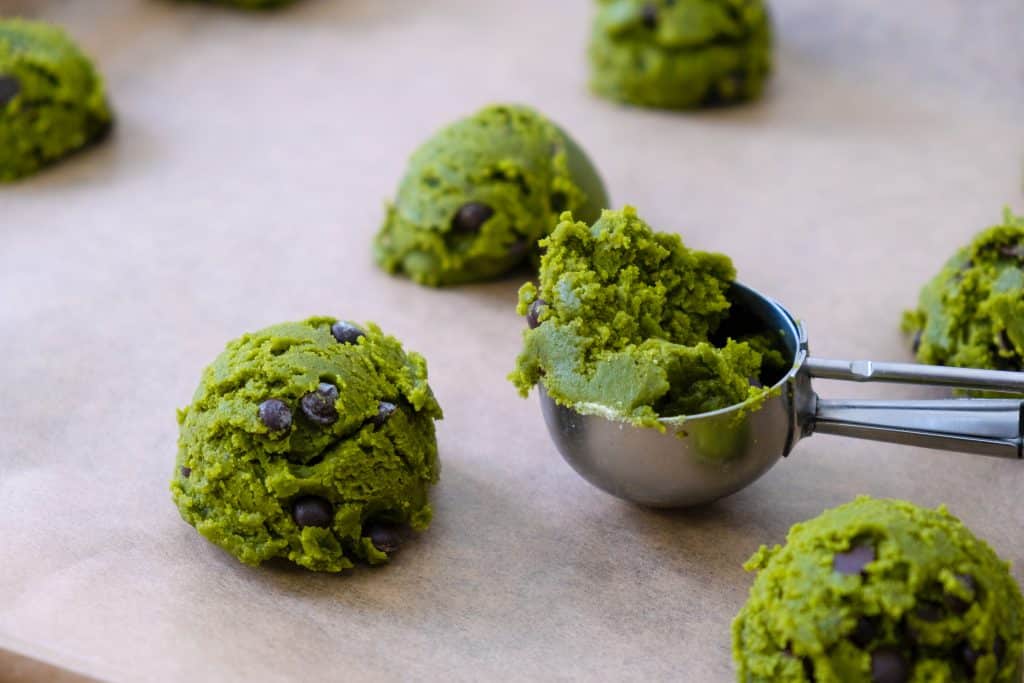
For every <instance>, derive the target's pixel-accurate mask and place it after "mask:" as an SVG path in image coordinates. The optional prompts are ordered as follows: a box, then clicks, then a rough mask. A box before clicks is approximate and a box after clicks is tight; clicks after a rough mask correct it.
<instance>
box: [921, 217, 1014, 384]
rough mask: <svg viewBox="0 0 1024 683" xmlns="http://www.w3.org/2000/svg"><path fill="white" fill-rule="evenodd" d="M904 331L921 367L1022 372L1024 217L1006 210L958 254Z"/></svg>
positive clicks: (925, 292) (927, 290) (930, 285)
mask: <svg viewBox="0 0 1024 683" xmlns="http://www.w3.org/2000/svg"><path fill="white" fill-rule="evenodd" d="M903 327H904V330H906V331H907V332H909V333H911V334H913V336H914V339H915V345H916V346H917V359H918V360H919V361H921V362H922V363H929V364H932V365H954V366H958V367H967V368H991V369H996V370H1014V371H1020V370H1024V217H1022V216H1014V215H1013V214H1012V213H1010V212H1009V211H1007V212H1006V215H1005V217H1004V219H1003V222H1002V224H1000V225H995V226H993V227H991V228H988V229H987V230H985V231H983V232H981V233H980V234H979V235H977V236H976V237H975V239H974V241H973V242H971V243H970V244H969V245H968V246H966V247H964V248H963V249H961V250H960V251H958V252H957V253H956V254H955V255H954V256H953V257H952V258H951V259H950V260H949V261H948V262H947V263H946V265H945V266H944V267H943V268H942V270H941V271H940V272H939V273H938V275H936V276H935V277H934V278H933V279H932V280H931V281H930V282H929V283H928V284H926V285H925V286H924V288H923V289H922V290H921V296H920V299H919V301H918V307H917V309H916V310H913V311H908V312H907V313H906V314H904V317H903ZM993 395H996V394H993ZM1002 395H1003V396H1004V397H1005V396H1006V394H1002Z"/></svg>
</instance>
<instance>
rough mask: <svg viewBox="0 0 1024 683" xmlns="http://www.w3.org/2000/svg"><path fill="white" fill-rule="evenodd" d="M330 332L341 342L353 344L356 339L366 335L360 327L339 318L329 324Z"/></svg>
mask: <svg viewBox="0 0 1024 683" xmlns="http://www.w3.org/2000/svg"><path fill="white" fill-rule="evenodd" d="M331 334H333V335H334V338H335V339H337V340H338V341H339V342H341V343H342V344H355V343H356V340H357V339H359V338H360V337H365V336H366V333H365V332H363V331H362V330H361V329H359V328H358V327H356V326H355V325H353V324H352V323H350V322H346V321H344V320H339V321H338V322H336V323H334V324H333V325H331Z"/></svg>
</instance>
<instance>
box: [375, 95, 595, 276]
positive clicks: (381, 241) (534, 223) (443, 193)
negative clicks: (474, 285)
mask: <svg viewBox="0 0 1024 683" xmlns="http://www.w3.org/2000/svg"><path fill="white" fill-rule="evenodd" d="M607 203H608V196H607V194H606V192H605V189H604V185H603V184H602V182H601V179H600V177H599V176H598V174H597V171H596V170H595V169H594V166H593V164H592V163H591V162H590V160H589V159H588V158H587V156H586V154H584V152H583V151H582V150H581V149H580V148H579V146H578V145H577V144H576V143H575V142H574V141H573V140H572V139H571V138H570V137H569V136H568V135H566V134H565V133H564V132H563V131H562V130H561V129H559V128H558V126H556V125H555V124H554V123H552V122H551V121H549V120H547V119H546V118H544V117H543V116H541V115H540V114H538V113H537V112H535V111H533V110H532V109H527V108H526V107H520V106H511V105H496V106H490V107H487V108H485V109H482V110H481V111H479V112H477V113H476V114H474V115H473V116H470V117H468V118H465V119H461V120H459V121H456V122H455V123H453V124H451V125H450V126H448V127H447V128H444V129H443V130H441V131H440V132H438V133H437V134H436V135H434V137H432V138H431V139H429V140H428V141H427V142H426V143H424V144H423V146H422V147H420V148H419V149H418V150H416V152H415V153H414V154H413V155H412V158H411V159H410V160H409V167H408V170H407V171H406V174H405V177H404V178H403V179H402V182H401V184H400V185H399V188H398V196H397V197H396V198H395V201H394V203H393V204H390V205H389V206H388V209H387V216H386V218H385V219H384V225H383V226H382V227H381V229H380V233H379V234H378V235H377V238H376V240H375V242H374V255H375V257H376V259H377V263H378V264H379V265H380V267H381V268H383V269H384V270H386V271H388V272H390V273H404V274H405V275H408V276H409V277H411V278H412V279H413V280H415V281H416V282H418V283H420V284H423V285H430V286H435V287H436V286H440V285H451V284H459V283H464V282H472V281H476V280H485V279H488V278H492V277H495V276H497V275H501V274H502V273H505V272H507V271H509V270H511V269H512V268H514V267H515V266H517V265H519V264H521V263H522V262H523V261H525V260H526V259H528V258H529V257H530V256H531V255H534V254H536V244H537V240H538V239H540V238H541V237H542V236H544V235H545V234H546V233H547V231H548V230H550V229H551V226H552V225H554V224H555V222H556V221H557V219H558V214H559V213H561V212H562V211H563V210H571V211H573V212H575V213H577V215H579V216H581V217H584V218H586V219H587V220H596V219H597V217H598V215H599V214H600V212H601V209H603V208H604V207H605V205H606V204H607Z"/></svg>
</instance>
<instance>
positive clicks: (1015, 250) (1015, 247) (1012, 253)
mask: <svg viewBox="0 0 1024 683" xmlns="http://www.w3.org/2000/svg"><path fill="white" fill-rule="evenodd" d="M999 253H1000V254H1002V255H1003V256H1006V257H1007V258H1015V259H1017V260H1018V261H1024V244H1004V245H1003V246H1001V247H999Z"/></svg>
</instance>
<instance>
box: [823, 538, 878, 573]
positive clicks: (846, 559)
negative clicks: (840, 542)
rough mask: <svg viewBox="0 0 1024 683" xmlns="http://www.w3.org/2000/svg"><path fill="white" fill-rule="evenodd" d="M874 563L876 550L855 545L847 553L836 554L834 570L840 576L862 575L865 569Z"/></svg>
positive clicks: (833, 563)
mask: <svg viewBox="0 0 1024 683" xmlns="http://www.w3.org/2000/svg"><path fill="white" fill-rule="evenodd" d="M874 561H875V549H874V548H872V547H871V546H869V545H855V546H853V547H852V548H850V549H849V550H847V551H846V552H845V553H836V554H835V557H834V558H833V561H832V568H833V569H835V570H836V571H837V572H839V573H840V574H850V575H852V574H860V573H861V572H862V571H864V567H866V566H867V565H868V564H869V563H871V562H874Z"/></svg>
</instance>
